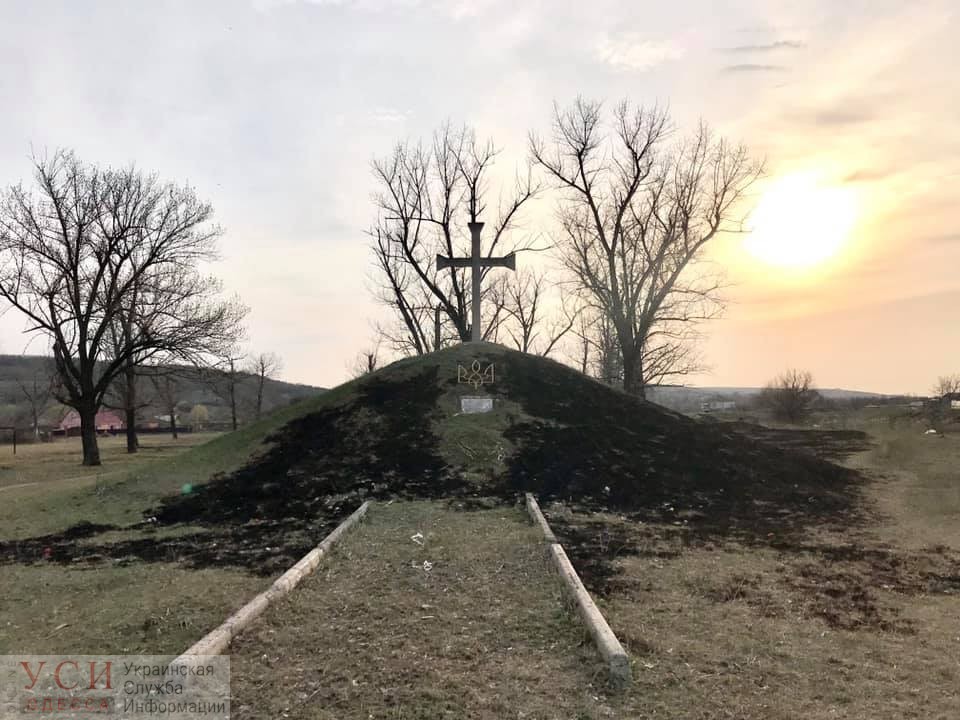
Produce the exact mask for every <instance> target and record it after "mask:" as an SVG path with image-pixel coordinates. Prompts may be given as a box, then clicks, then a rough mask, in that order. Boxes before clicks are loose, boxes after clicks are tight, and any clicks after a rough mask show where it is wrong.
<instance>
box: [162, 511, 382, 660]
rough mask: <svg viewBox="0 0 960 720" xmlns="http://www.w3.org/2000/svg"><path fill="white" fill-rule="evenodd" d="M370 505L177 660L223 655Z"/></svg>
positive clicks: (315, 563)
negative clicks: (233, 641)
mask: <svg viewBox="0 0 960 720" xmlns="http://www.w3.org/2000/svg"><path fill="white" fill-rule="evenodd" d="M369 507H370V501H369V500H367V501H366V502H364V503H363V505H361V506H360V507H358V508H357V509H356V510H355V511H354V512H353V513H352V514H351V515H350V517H348V518H347V519H346V520H344V521H343V522H342V523H340V524H339V525H338V526H337V527H336V529H334V531H333V532H331V533H330V534H329V535H327V536H326V537H325V538H324V539H323V542H321V543H320V544H319V545H317V547H315V548H314V549H313V550H311V551H310V552H308V553H307V554H306V555H304V556H303V557H302V558H300V560H299V561H298V562H297V564H296V565H294V566H293V567H291V568H290V569H289V570H287V571H286V572H285V573H284V574H283V575H281V576H280V577H279V578H277V579H276V580H275V581H274V582H273V584H272V585H271V586H270V587H269V588H268V589H267V590H265V591H264V592H262V593H260V594H259V595H257V596H256V597H254V598H253V600H251V601H250V602H248V603H247V604H246V605H244V606H243V607H242V608H240V609H239V610H237V611H236V612H235V613H233V615H231V616H230V617H228V618H227V619H226V620H224V621H223V623H222V624H221V625H220V627H218V628H216V629H214V630H211V631H210V632H209V633H207V634H206V635H205V636H204V637H202V638H201V639H200V640H198V641H197V642H196V643H194V644H193V645H192V646H191V647H190V649H189V650H187V651H186V652H185V653H183V654H182V655H181V656H180V657H178V658H177V659H176V660H175V661H174V663H179V664H190V656H192V655H220V654H221V653H222V652H223V651H224V650H225V649H226V648H227V646H229V645H230V642H231V641H232V640H233V638H235V637H236V636H237V635H239V634H240V633H241V632H242V631H243V629H244V628H246V627H247V626H248V625H249V624H250V623H251V622H253V621H254V620H255V619H256V618H257V617H258V616H259V615H261V614H262V613H263V611H264V610H266V609H267V608H268V607H269V606H270V604H271V603H272V602H273V601H274V600H277V599H279V598H282V597H283V596H284V595H286V594H287V593H289V592H290V591H291V590H293V589H294V588H295V587H296V586H297V585H299V584H300V581H301V580H303V579H304V578H305V577H306V576H307V575H309V574H310V573H312V572H313V571H314V570H315V569H316V567H317V565H319V564H320V560H321V559H322V558H323V556H324V555H326V554H327V553H328V552H329V551H330V549H331V548H332V547H333V546H334V545H335V544H336V543H337V542H338V541H339V540H340V538H342V537H343V535H344V534H345V533H346V532H347V530H349V529H350V528H351V527H353V526H354V525H355V524H356V523H357V522H358V521H359V520H360V519H361V518H363V516H364V515H366V514H367V509H368V508H369Z"/></svg>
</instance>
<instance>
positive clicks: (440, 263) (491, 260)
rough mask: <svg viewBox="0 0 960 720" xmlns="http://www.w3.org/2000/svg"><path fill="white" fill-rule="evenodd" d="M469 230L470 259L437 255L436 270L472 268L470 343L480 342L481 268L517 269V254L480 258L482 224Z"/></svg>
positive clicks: (474, 224)
mask: <svg viewBox="0 0 960 720" xmlns="http://www.w3.org/2000/svg"><path fill="white" fill-rule="evenodd" d="M467 227H469V228H470V242H471V248H470V257H464V258H458V257H447V256H446V255H437V270H443V269H444V268H448V267H463V268H465V267H468V268H473V297H472V298H471V310H472V312H473V325H472V326H471V328H470V341H471V342H480V340H481V339H482V336H481V333H480V273H481V268H485V267H505V268H510V269H511V270H516V269H517V254H516V253H510V254H509V255H505V256H503V257H482V256H481V254H480V231H481V230H483V223H482V222H472V223H469V224H468V225H467Z"/></svg>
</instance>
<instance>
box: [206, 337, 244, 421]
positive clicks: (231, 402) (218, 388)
mask: <svg viewBox="0 0 960 720" xmlns="http://www.w3.org/2000/svg"><path fill="white" fill-rule="evenodd" d="M243 361H244V355H243V353H241V352H240V350H239V349H237V348H227V349H226V350H225V351H224V353H223V355H222V356H221V357H220V358H219V359H218V360H217V362H216V364H215V365H214V366H213V367H211V368H209V369H208V371H207V380H208V385H209V387H210V389H211V390H212V391H213V392H214V394H215V395H217V396H218V397H219V398H220V399H221V400H224V401H225V402H226V403H227V405H228V406H229V407H230V426H231V428H232V429H233V430H236V429H237V428H238V427H239V426H240V425H239V421H238V418H237V390H238V389H239V387H240V384H241V383H242V382H243V381H244V380H245V379H246V378H247V375H246V373H244V372H243V370H242V369H241V368H242V367H243Z"/></svg>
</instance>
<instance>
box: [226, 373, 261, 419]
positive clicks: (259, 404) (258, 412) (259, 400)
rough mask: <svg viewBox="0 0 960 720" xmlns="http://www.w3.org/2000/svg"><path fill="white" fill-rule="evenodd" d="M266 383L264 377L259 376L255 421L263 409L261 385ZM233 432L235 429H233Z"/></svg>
mask: <svg viewBox="0 0 960 720" xmlns="http://www.w3.org/2000/svg"><path fill="white" fill-rule="evenodd" d="M264 382H266V378H265V376H263V375H261V376H260V384H259V385H257V419H258V420H259V419H260V410H261V409H262V408H263V384H264ZM233 429H234V430H236V429H237V428H236V427H234V428H233Z"/></svg>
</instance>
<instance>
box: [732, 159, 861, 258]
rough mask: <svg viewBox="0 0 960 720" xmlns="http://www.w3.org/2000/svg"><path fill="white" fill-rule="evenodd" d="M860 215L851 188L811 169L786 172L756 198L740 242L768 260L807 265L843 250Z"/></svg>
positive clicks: (754, 253) (750, 250)
mask: <svg viewBox="0 0 960 720" xmlns="http://www.w3.org/2000/svg"><path fill="white" fill-rule="evenodd" d="M858 214H859V203H858V200H857V196H856V193H855V192H854V191H853V190H852V189H851V188H848V187H843V186H839V185H831V184H829V183H825V182H823V181H822V180H821V179H820V178H819V177H818V176H817V175H816V174H814V173H794V174H791V175H785V176H783V177H781V178H779V179H777V180H775V181H773V183H772V184H771V185H770V186H768V188H767V190H766V191H765V192H764V193H763V195H762V196H761V197H760V201H759V203H758V204H757V207H756V209H755V210H754V211H753V213H752V214H751V216H750V220H749V222H748V229H749V235H748V236H747V239H746V241H745V242H744V246H745V247H746V249H747V251H748V252H749V253H750V254H751V255H753V256H754V257H755V258H757V259H758V260H760V261H762V262H764V263H767V264H768V265H776V266H778V267H784V268H796V269H805V268H811V267H813V266H816V265H820V264H821V263H824V262H826V261H827V260H829V259H830V258H832V257H834V256H836V255H837V254H838V253H839V252H840V251H841V250H842V249H843V247H844V245H845V244H846V242H847V240H848V239H849V237H850V233H851V231H852V230H853V227H854V225H855V224H856V221H857V216H858Z"/></svg>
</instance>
